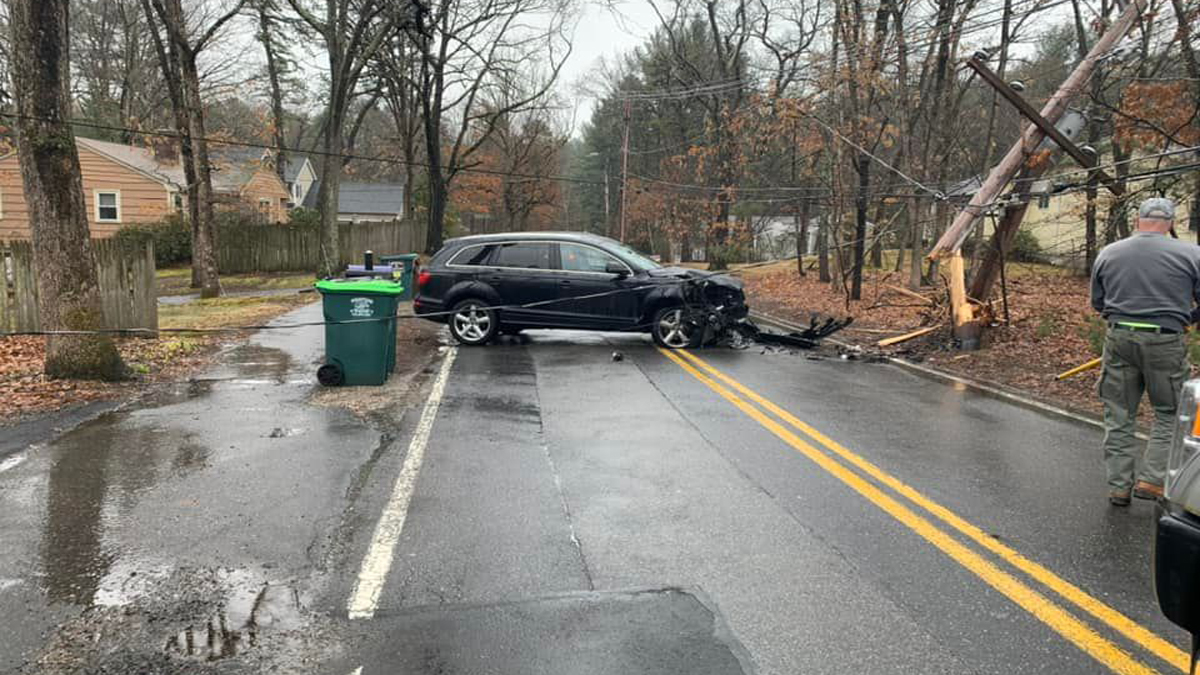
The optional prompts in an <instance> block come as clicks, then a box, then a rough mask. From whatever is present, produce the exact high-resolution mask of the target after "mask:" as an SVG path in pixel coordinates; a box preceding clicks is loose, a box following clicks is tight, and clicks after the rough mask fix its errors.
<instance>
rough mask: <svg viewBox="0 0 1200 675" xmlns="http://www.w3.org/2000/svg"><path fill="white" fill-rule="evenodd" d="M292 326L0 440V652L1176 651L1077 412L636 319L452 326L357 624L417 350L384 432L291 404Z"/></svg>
mask: <svg viewBox="0 0 1200 675" xmlns="http://www.w3.org/2000/svg"><path fill="white" fill-rule="evenodd" d="M304 311H311V308H309V309H306V310H301V312H304ZM293 318H294V317H293ZM311 338H312V336H311V334H307V335H306V334H303V333H302V332H300V331H296V332H295V334H289V333H287V332H278V333H267V334H263V335H262V336H260V337H259V338H258V339H257V340H256V341H255V344H254V345H252V346H250V347H246V348H243V349H242V350H240V351H237V350H235V351H234V352H231V353H230V354H229V358H228V359H227V360H226V364H225V365H224V366H223V367H222V368H221V369H219V370H218V371H217V372H216V373H214V375H213V377H212V378H209V379H208V380H205V381H204V382H201V383H198V384H197V385H195V386H194V387H192V388H191V389H190V390H187V391H180V392H178V393H177V396H176V398H175V399H173V400H168V401H164V402H163V404H162V405H159V406H157V407H151V408H147V409H144V410H138V411H133V412H123V413H119V414H116V415H111V416H108V417H104V418H101V419H100V420H97V421H96V422H93V423H91V424H88V425H85V426H84V427H82V428H81V429H80V430H78V431H76V432H72V433H70V434H67V435H66V436H64V437H63V438H61V439H59V440H58V441H57V442H55V443H52V444H48V445H46V446H40V447H34V448H32V449H30V450H26V451H21V452H19V453H18V454H15V455H10V456H9V459H8V461H7V462H6V464H0V467H4V466H6V465H10V466H8V467H7V468H4V469H0V538H2V539H3V541H4V542H5V545H4V546H3V547H0V664H2V665H4V666H9V665H13V666H14V667H16V668H19V667H21V664H22V662H29V663H27V664H26V665H25V670H27V671H29V672H36V666H33V665H32V662H33V661H34V660H37V659H41V662H42V663H46V662H47V661H46V660H45V656H46V654H48V653H49V654H55V651H54V649H52V648H51V647H53V646H55V645H57V644H59V643H62V644H63V645H65V646H63V647H62V649H61V651H63V652H64V653H67V654H70V653H71V652H72V650H76V651H77V650H81V649H84V648H83V647H79V646H77V645H78V644H85V643H88V642H89V640H88V639H84V638H81V637H78V636H77V635H76V634H79V635H87V636H91V635H96V634H99V635H102V636H108V635H109V634H112V635H114V637H113V638H112V639H113V640H114V641H115V643H119V644H120V648H119V649H117V650H115V651H118V652H119V654H118V656H119V658H118V657H111V658H110V657H97V656H95V655H94V654H92V656H91V658H92V661H91V662H92V663H95V662H104V663H107V664H110V665H117V666H119V665H120V664H122V663H124V664H128V668H129V669H128V670H126V671H124V672H168V671H169V670H170V669H171V668H177V667H178V668H181V669H180V670H179V671H178V672H201V671H202V669H213V670H214V671H219V672H256V671H258V670H261V669H263V666H264V664H270V665H271V666H274V667H280V668H283V669H285V670H289V671H290V672H329V673H353V672H356V671H357V669H358V668H360V667H361V668H362V669H363V670H362V671H361V672H362V673H391V672H405V673H485V672H486V673H556V674H557V673H741V672H760V673H780V674H784V673H846V672H870V673H1013V672H1020V673H1102V672H1161V673H1171V672H1178V671H1177V669H1176V668H1175V667H1174V666H1173V665H1172V664H1171V663H1169V662H1167V661H1165V660H1164V659H1163V657H1164V656H1165V657H1167V658H1168V659H1171V658H1174V657H1175V656H1176V654H1175V653H1174V652H1172V651H1171V650H1175V652H1177V651H1178V647H1182V646H1183V644H1184V636H1183V635H1182V634H1181V632H1180V631H1178V630H1177V629H1175V628H1173V627H1172V626H1171V625H1170V624H1169V623H1168V622H1166V621H1165V620H1164V619H1162V618H1161V617H1160V616H1159V614H1158V612H1157V609H1156V606H1155V603H1154V599H1153V595H1152V591H1151V586H1150V572H1149V550H1150V538H1151V535H1152V523H1151V509H1150V505H1149V504H1148V503H1146V502H1136V501H1135V503H1134V505H1133V507H1132V508H1130V509H1125V510H1119V509H1111V508H1109V507H1108V506H1107V503H1106V500H1105V488H1104V479H1103V470H1102V467H1101V464H1100V460H1099V458H1100V454H1099V450H1098V444H1099V440H1100V433H1099V431H1098V430H1097V429H1094V428H1092V427H1088V426H1084V425H1080V424H1078V423H1075V422H1071V421H1067V420H1062V419H1058V418H1053V417H1048V416H1046V415H1044V414H1042V413H1038V412H1033V411H1030V410H1027V409H1024V408H1020V407H1016V406H1013V405H1011V404H1008V403H1005V402H1002V401H998V400H995V399H991V398H988V397H984V396H980V395H977V394H973V393H970V392H965V391H958V390H956V389H954V388H952V387H948V386H946V385H944V384H941V383H938V382H933V381H930V380H926V379H923V378H920V377H917V376H915V375H912V374H910V373H908V372H905V371H902V370H899V369H897V368H894V367H892V366H887V365H880V364H869V363H861V362H846V361H842V360H839V359H837V358H828V357H826V358H823V359H821V360H809V359H807V358H805V356H804V355H799V354H789V353H765V354H764V353H760V352H759V351H758V350H749V351H743V352H736V351H726V350H714V351H704V352H699V353H698V356H699V357H700V359H701V361H699V362H697V361H690V360H687V359H684V360H682V361H681V362H676V361H675V360H672V359H669V358H667V357H666V356H664V355H663V354H661V353H660V352H658V351H657V350H656V349H654V348H653V346H652V345H650V343H649V341H648V340H647V339H645V338H643V337H641V336H627V335H595V334H577V333H550V332H535V333H533V334H532V335H531V336H529V337H528V338H522V339H521V340H517V341H511V340H510V341H506V342H505V343H503V344H499V345H494V346H491V347H488V348H482V349H460V350H457V352H456V355H455V357H454V359H455V360H454V362H453V365H452V367H451V368H450V370H449V373H448V376H447V377H446V379H445V383H444V384H445V391H444V396H442V397H441V399H440V408H438V409H437V415H436V418H433V420H432V427H431V429H430V433H429V436H428V444H427V445H425V446H423V461H422V462H421V464H420V465H419V467H418V469H417V470H416V471H415V473H413V474H412V475H413V476H414V477H415V478H414V480H413V482H412V484H411V486H412V489H411V493H410V494H407V495H406V499H405V500H404V506H405V508H404V509H403V515H404V518H403V528H402V530H400V531H399V537H398V540H397V541H396V542H395V546H394V548H392V549H390V550H389V553H388V555H387V556H386V560H385V561H384V562H385V563H386V565H385V577H384V578H385V581H384V583H383V586H382V590H381V592H380V594H379V596H378V599H377V602H376V606H375V607H374V610H373V616H372V617H371V618H360V619H353V620H351V619H348V618H347V601H348V598H350V597H351V595H352V593H353V592H354V589H355V587H356V583H358V582H359V577H360V575H361V574H362V573H363V572H362V570H363V561H364V559H365V558H366V559H369V558H370V557H371V553H370V551H372V550H373V549H372V543H373V541H374V540H375V538H376V537H378V536H379V535H378V533H377V532H376V523H377V522H378V521H379V519H380V515H381V514H382V513H385V512H389V510H394V507H395V504H396V499H395V497H396V494H397V487H396V486H397V478H398V477H401V476H403V475H404V472H405V471H406V470H407V469H411V468H412V466H411V462H409V461H408V460H409V459H410V457H411V456H410V455H409V454H408V453H409V452H411V450H412V447H413V445H412V439H413V437H414V435H416V436H420V429H421V413H422V407H421V405H420V403H421V402H423V401H426V400H429V399H430V398H431V397H430V395H429V392H430V390H431V388H432V384H433V382H434V380H435V378H436V376H437V373H438V368H439V364H438V363H434V364H431V366H430V367H429V368H428V369H427V370H426V372H425V374H424V376H423V381H424V385H423V389H422V390H421V391H422V392H423V393H422V396H420V397H419V398H418V400H417V403H418V405H414V406H408V407H405V408H403V409H402V410H401V409H397V411H396V412H395V415H394V419H392V420H391V424H390V425H386V428H384V429H382V430H381V429H380V428H378V426H372V425H369V424H367V423H364V422H362V421H360V420H357V419H355V418H353V417H352V416H350V415H348V414H346V413H344V412H339V411H337V410H331V409H328V408H318V407H314V406H312V405H310V404H309V403H307V401H306V397H307V396H308V394H309V392H310V391H311V389H312V387H313V383H312V377H311V367H310V366H311V363H312V362H313V361H315V360H316V359H317V358H318V357H319V348H320V345H319V338H318V340H316V342H315V344H314V341H313V340H312V339H311ZM614 350H620V351H621V352H622V353H623V354H624V357H625V358H624V359H623V360H621V361H614V360H613V359H612V353H613V351H614ZM443 358H444V357H443ZM681 364H682V365H681ZM705 365H707V366H709V367H711V368H712V369H714V370H705V369H704V366H705ZM685 366H686V367H685ZM688 368H691V369H693V370H694V372H689V370H688ZM717 373H719V374H720V375H723V376H724V377H725V378H726V379H725V380H721V379H720V377H719V376H718V375H717ZM697 375H700V376H702V377H706V378H708V380H709V383H706V382H704V381H702V379H701V378H700V377H697ZM710 384H712V385H716V386H717V387H722V386H723V387H724V389H725V394H726V395H722V394H721V393H720V392H719V391H715V390H714V387H713V386H710ZM735 385H738V386H740V387H742V388H743V390H742V391H740V392H739V391H738V389H737V386H735ZM746 391H750V392H753V393H756V394H757V395H758V396H760V397H761V398H760V399H759V400H758V401H757V402H754V401H752V400H751V397H750V396H749V394H747V393H746ZM731 397H732V398H736V399H737V400H739V401H742V402H743V406H744V407H739V406H738V404H737V403H736V402H735V401H731V400H730V398H731ZM747 402H748V403H747ZM764 402H765V403H764ZM766 404H773V405H774V406H777V408H776V411H783V412H785V413H788V414H790V415H791V416H793V417H792V419H793V420H794V421H795V422H798V423H800V424H802V425H808V430H807V432H806V431H803V430H798V429H797V427H796V426H795V425H794V424H792V423H790V422H788V421H787V420H786V419H783V418H781V417H780V415H779V414H778V413H777V412H775V413H773V412H771V411H770V410H769V409H768V407H767V405H766ZM748 410H749V411H757V412H748ZM772 425H773V426H772ZM0 433H3V432H0ZM814 433H815V434H817V435H819V436H820V438H818V437H817V435H814ZM787 434H793V435H792V436H790V437H789V436H787ZM781 435H782V436H781ZM788 438H791V439H792V440H791V441H789V440H788ZM822 438H823V439H824V440H825V441H828V442H827V443H822V441H821V439H822ZM831 443H832V444H835V445H837V446H838V447H840V448H844V449H845V450H846V451H848V452H852V453H856V455H857V456H859V457H861V458H862V459H863V460H865V461H867V462H870V463H872V464H873V465H874V466H875V467H877V468H878V473H876V474H875V475H871V474H870V473H869V472H865V471H864V470H863V469H862V466H861V465H854V464H853V462H851V461H849V460H847V459H846V457H845V456H842V455H838V454H837V453H836V452H835V451H833V450H832V449H831V447H832V446H831V445H830V444H831ZM805 448H808V449H809V450H811V452H810V451H809V450H806V449H805ZM822 456H827V457H829V458H830V459H829V460H828V461H826V460H822V459H820V457H822ZM12 458H21V459H20V460H19V461H17V462H16V463H15V464H14V463H13V460H12ZM814 458H816V459H814ZM5 461H6V460H5V458H2V457H0V462H5ZM881 477H882V478H881ZM888 480H890V481H892V483H891V484H890V485H889V484H888ZM895 481H900V482H902V483H904V484H906V485H907V486H909V487H910V488H911V490H910V491H908V492H903V491H901V492H897V491H896V490H895V489H894V488H895V487H896V485H897V484H898V483H896V482H895ZM401 482H403V481H401ZM881 495H882V496H881ZM930 504H935V508H936V505H940V506H941V507H944V509H945V511H941V512H939V513H940V514H941V517H938V516H937V515H935V514H934V513H933V512H931V511H930V510H929V509H928V508H926V507H927V506H929V505H930ZM950 522H957V523H959V524H960V525H962V524H963V523H966V524H969V525H971V526H975V527H977V528H979V530H981V531H982V532H979V534H978V536H979V537H980V538H984V537H986V538H990V539H991V540H992V541H993V542H994V543H993V544H992V547H991V548H990V549H989V548H987V546H986V545H985V544H984V543H981V541H978V540H975V539H972V538H971V537H970V536H968V535H964V534H963V532H962V531H960V530H956V529H955V528H954V527H953V526H952V525H951V524H950ZM922 523H924V524H925V525H923V524H922ZM926 525H928V527H926ZM10 542H11V543H10ZM997 545H1002V548H1001V549H997V548H995V546H997ZM998 550H1003V551H1011V552H1012V554H1013V555H1012V556H1008V557H1007V559H1006V558H1005V557H1004V554H999V555H998V554H997V553H998ZM1013 556H1016V557H1013ZM1031 570H1032V573H1031ZM1031 574H1032V575H1033V576H1031ZM1047 575H1049V576H1047ZM1035 576H1036V577H1038V578H1036V579H1035V578H1033V577H1035ZM1014 584H1015V585H1014ZM1014 588H1015V589H1017V590H1014ZM1021 589H1028V590H1030V591H1032V594H1031V595H1030V594H1025V595H1022V593H1023V591H1022V590H1021ZM1072 589H1075V591H1077V593H1078V594H1083V597H1084V598H1085V600H1086V601H1085V602H1084V604H1085V605H1086V606H1088V607H1090V608H1091V610H1092V611H1091V612H1089V611H1085V609H1083V608H1081V607H1080V606H1079V604H1076V603H1073V602H1071V601H1070V600H1069V599H1067V597H1065V596H1067V595H1070V594H1071V593H1072V592H1074V591H1072ZM1078 594H1077V595H1075V596H1074V597H1075V598H1076V600H1078V599H1079V597H1080V596H1079V595H1078ZM1087 601H1090V604H1088V602H1087ZM1097 608H1099V609H1097ZM1105 610H1108V611H1109V613H1106V612H1105ZM17 617H21V618H20V619H17ZM130 617H132V618H130ZM145 617H149V618H145ZM213 617H216V619H215V620H214V618H213ZM1064 617H1065V618H1064ZM1114 617H1116V618H1114ZM1121 617H1124V619H1122V618H1121ZM214 626H215V628H214ZM64 627H65V628H64ZM189 628H190V630H189ZM1139 628H1140V629H1141V630H1142V632H1138V629H1139ZM1122 630H1123V631H1124V634H1123V633H1122ZM1147 631H1148V632H1147ZM118 634H119V635H120V637H119V638H118V637H116V635H118ZM1130 635H1132V636H1133V637H1130ZM131 636H132V637H131ZM214 636H215V637H214ZM1156 636H1157V641H1156ZM72 637H75V640H74V642H73V641H72V640H71V638H72ZM104 639H107V637H101V638H99V641H100V642H103V640H104ZM96 641H97V640H91V642H96ZM47 645H50V647H48V646H47ZM266 645H271V647H270V648H264V646H266ZM189 646H190V647H189ZM1110 647H1111V649H1110ZM189 652H191V654H190V655H189ZM1156 652H1157V653H1156ZM62 658H66V657H62ZM106 658H107V659H109V660H107V661H105V659H106ZM120 659H125V660H124V661H121V660H120ZM146 663H149V664H153V665H152V666H149V667H144V668H141V669H140V670H139V669H138V668H139V667H138V666H137V665H136V664H146ZM180 664H183V666H182V667H181V666H180ZM1130 664H1132V665H1130ZM1138 668H1144V670H1138ZM108 672H123V671H121V670H120V669H119V668H117V669H112V670H110V671H108Z"/></svg>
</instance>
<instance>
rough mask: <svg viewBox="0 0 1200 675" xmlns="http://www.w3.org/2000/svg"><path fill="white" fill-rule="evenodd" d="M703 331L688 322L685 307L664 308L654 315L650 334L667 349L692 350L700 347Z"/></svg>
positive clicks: (656, 342) (659, 344)
mask: <svg viewBox="0 0 1200 675" xmlns="http://www.w3.org/2000/svg"><path fill="white" fill-rule="evenodd" d="M700 333H701V329H700V327H699V326H695V325H693V324H692V323H691V322H690V321H687V320H686V318H685V314H684V311H683V307H681V306H678V305H676V306H674V307H663V308H662V309H660V310H658V311H657V312H655V313H654V324H653V326H651V329H650V334H651V335H652V336H653V337H654V342H655V344H657V345H658V346H660V347H666V348H667V349H690V348H692V347H696V346H699V344H700Z"/></svg>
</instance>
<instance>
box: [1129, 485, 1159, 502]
mask: <svg viewBox="0 0 1200 675" xmlns="http://www.w3.org/2000/svg"><path fill="white" fill-rule="evenodd" d="M1133 496H1134V497H1137V498H1138V499H1162V496H1163V488H1162V486H1161V485H1155V484H1154V483H1147V482H1146V481H1144V480H1139V481H1138V482H1137V484H1136V485H1134V486H1133Z"/></svg>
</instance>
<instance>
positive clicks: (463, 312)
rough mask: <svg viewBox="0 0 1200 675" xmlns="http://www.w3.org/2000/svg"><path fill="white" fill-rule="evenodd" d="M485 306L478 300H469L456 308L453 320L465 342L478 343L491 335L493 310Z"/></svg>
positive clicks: (458, 334) (455, 330) (455, 329)
mask: <svg viewBox="0 0 1200 675" xmlns="http://www.w3.org/2000/svg"><path fill="white" fill-rule="evenodd" d="M483 307H484V306H483V305H481V304H479V303H477V302H474V301H469V302H465V303H463V304H461V305H459V306H458V307H457V308H456V309H455V311H454V316H453V317H452V318H451V321H453V322H454V332H455V334H456V335H457V336H458V337H459V338H461V339H462V341H463V342H468V343H472V344H478V343H481V342H484V341H486V340H487V339H488V338H489V337H491V334H492V320H493V319H492V312H491V310H487V309H483Z"/></svg>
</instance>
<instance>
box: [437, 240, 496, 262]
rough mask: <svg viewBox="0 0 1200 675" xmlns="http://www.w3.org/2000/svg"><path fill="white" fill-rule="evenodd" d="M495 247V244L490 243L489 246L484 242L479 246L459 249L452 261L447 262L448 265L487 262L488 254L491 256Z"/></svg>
mask: <svg viewBox="0 0 1200 675" xmlns="http://www.w3.org/2000/svg"><path fill="white" fill-rule="evenodd" d="M495 248H496V247H495V246H493V245H490V244H489V245H487V246H484V245H483V244H479V245H477V246H467V247H466V248H464V249H463V250H461V251H459V252H458V253H455V254H454V257H453V258H451V259H450V261H449V262H448V263H446V264H447V265H483V264H485V263H487V259H488V256H490V255H491V254H492V251H493V250H494V249H495Z"/></svg>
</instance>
